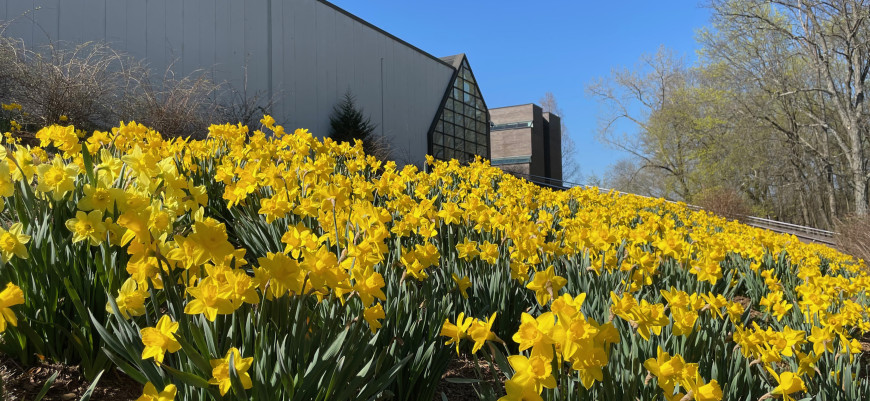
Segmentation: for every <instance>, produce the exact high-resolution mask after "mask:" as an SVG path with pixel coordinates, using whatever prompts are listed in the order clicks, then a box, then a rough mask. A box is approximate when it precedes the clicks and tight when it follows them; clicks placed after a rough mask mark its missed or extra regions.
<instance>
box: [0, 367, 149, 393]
mask: <svg viewBox="0 0 870 401" xmlns="http://www.w3.org/2000/svg"><path fill="white" fill-rule="evenodd" d="M55 372H60V373H59V374H58V376H57V379H55V381H54V383H53V384H52V386H51V388H50V389H49V390H48V393H47V394H46V395H45V397H44V398H43V400H46V401H68V400H78V399H79V398H81V396H82V394H84V392H85V391H87V389H88V387H89V386H90V385H91V383H89V382H88V381H87V380H85V379H84V377H82V374H81V372H80V371H79V368H78V367H77V366H65V365H61V364H49V363H41V364H38V365H37V366H34V367H31V368H29V369H25V368H22V367H21V366H20V365H18V364H17V363H16V362H15V361H13V360H12V359H10V358H8V357H0V378H2V379H3V387H2V391H3V393H2V394H0V399H3V400H6V401H18V400H21V401H25V400H27V401H30V400H33V399H34V398H36V396H37V395H38V394H39V392H40V390H42V387H43V386H44V385H45V383H46V382H47V381H48V379H49V378H50V377H51V376H52V375H53V374H54V373H55ZM140 395H142V385H141V384H139V383H137V382H136V381H135V380H133V379H131V378H130V377H128V376H127V375H124V374H123V373H121V372H118V371H114V370H113V371H109V372H106V373H104V374H103V376H102V377H101V378H100V381H99V383H98V384H97V387H96V388H95V389H94V392H93V393H92V394H91V400H92V401H132V400H135V399H137V398H139V396H140Z"/></svg>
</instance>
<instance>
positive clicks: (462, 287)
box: [451, 273, 471, 299]
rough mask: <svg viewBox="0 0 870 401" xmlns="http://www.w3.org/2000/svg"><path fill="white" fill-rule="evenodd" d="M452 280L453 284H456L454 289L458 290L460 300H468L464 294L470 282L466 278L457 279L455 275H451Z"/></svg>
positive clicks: (466, 294)
mask: <svg viewBox="0 0 870 401" xmlns="http://www.w3.org/2000/svg"><path fill="white" fill-rule="evenodd" d="M451 278H453V282H454V283H456V287H457V288H459V293H460V294H462V298H465V299H468V293H467V292H465V291H466V290H467V289H468V287H471V280H470V279H469V278H468V277H461V278H460V277H459V276H457V275H456V274H455V273H454V274H452V275H451Z"/></svg>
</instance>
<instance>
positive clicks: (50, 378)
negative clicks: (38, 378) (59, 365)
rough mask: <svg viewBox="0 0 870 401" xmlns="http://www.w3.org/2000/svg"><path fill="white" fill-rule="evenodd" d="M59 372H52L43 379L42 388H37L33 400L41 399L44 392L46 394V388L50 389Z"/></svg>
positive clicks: (39, 400)
mask: <svg viewBox="0 0 870 401" xmlns="http://www.w3.org/2000/svg"><path fill="white" fill-rule="evenodd" d="M59 374H60V371H57V372H54V374H53V375H51V377H49V378H48V380H46V381H45V384H43V385H42V388H41V389H40V390H39V393H38V394H36V397H35V398H34V399H33V401H41V400H42V399H43V398H44V397H45V395H46V394H48V390H50V389H51V386H52V385H53V384H54V381H55V380H57V375H59Z"/></svg>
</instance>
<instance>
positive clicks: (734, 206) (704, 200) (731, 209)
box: [692, 187, 752, 220]
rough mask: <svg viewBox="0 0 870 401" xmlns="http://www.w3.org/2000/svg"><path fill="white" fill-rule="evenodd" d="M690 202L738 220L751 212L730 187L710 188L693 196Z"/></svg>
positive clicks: (747, 205) (741, 198) (744, 201)
mask: <svg viewBox="0 0 870 401" xmlns="http://www.w3.org/2000/svg"><path fill="white" fill-rule="evenodd" d="M692 203H694V204H695V205H697V206H700V207H701V208H703V209H704V210H707V211H709V212H711V213H714V214H717V215H719V216H722V217H725V218H727V219H734V220H740V219H741V218H743V217H745V216H748V215H750V214H751V213H752V209H751V207H750V206H749V204H748V203H747V202H746V200H745V199H743V197H742V196H740V194H739V193H738V192H737V191H735V190H733V189H730V188H721V187H717V188H712V189H708V190H705V191H702V192H701V193H700V194H698V195H697V196H695V197H693V199H692Z"/></svg>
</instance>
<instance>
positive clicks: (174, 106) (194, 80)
mask: <svg viewBox="0 0 870 401" xmlns="http://www.w3.org/2000/svg"><path fill="white" fill-rule="evenodd" d="M130 78H131V81H132V82H134V84H133V85H131V86H129V87H128V88H127V89H126V90H125V92H124V94H123V95H122V96H121V101H120V102H119V107H118V116H119V119H120V120H123V121H136V122H138V123H141V124H144V125H146V126H148V127H151V128H153V129H154V130H156V131H157V132H160V133H161V134H163V136H164V137H168V138H173V137H180V136H185V137H194V138H201V137H204V136H205V135H206V133H207V132H208V126H209V125H210V124H212V123H213V122H217V121H218V120H219V117H220V116H221V112H220V110H221V105H220V104H218V103H217V101H216V100H215V99H216V96H217V95H218V92H219V90H220V85H218V84H215V83H214V82H212V81H211V79H209V77H208V75H207V74H206V73H205V72H203V71H197V72H195V73H192V74H190V75H188V76H185V77H181V78H176V76H175V73H174V72H173V70H172V66H170V67H169V68H168V69H167V70H166V71H165V72H164V74H163V77H162V78H161V79H159V80H155V79H153V78H152V76H151V74H150V72H149V71H148V69H142V70H141V71H137V72H136V74H135V75H132V76H131V77H130Z"/></svg>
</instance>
